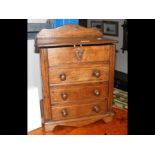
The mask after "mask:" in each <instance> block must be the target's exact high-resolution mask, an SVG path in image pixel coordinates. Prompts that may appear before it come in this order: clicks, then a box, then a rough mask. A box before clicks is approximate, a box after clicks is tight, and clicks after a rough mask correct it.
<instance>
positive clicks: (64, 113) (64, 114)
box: [61, 109, 68, 117]
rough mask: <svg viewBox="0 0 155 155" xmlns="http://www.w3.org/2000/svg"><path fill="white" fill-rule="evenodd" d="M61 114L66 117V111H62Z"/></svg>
mask: <svg viewBox="0 0 155 155" xmlns="http://www.w3.org/2000/svg"><path fill="white" fill-rule="evenodd" d="M61 114H62V116H63V117H66V116H67V115H68V112H67V109H63V110H62V111H61Z"/></svg>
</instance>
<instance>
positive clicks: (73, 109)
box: [52, 99, 107, 120]
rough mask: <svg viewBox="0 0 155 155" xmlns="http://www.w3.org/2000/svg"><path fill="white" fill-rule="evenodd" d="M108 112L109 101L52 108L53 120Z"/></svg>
mask: <svg viewBox="0 0 155 155" xmlns="http://www.w3.org/2000/svg"><path fill="white" fill-rule="evenodd" d="M105 112H107V99H103V100H99V101H94V102H92V103H89V104H82V105H74V106H63V107H53V108H52V120H64V119H72V118H78V117H84V116H90V115H97V114H102V113H105Z"/></svg>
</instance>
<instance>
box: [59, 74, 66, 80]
mask: <svg viewBox="0 0 155 155" xmlns="http://www.w3.org/2000/svg"><path fill="white" fill-rule="evenodd" d="M60 80H61V81H65V80H66V75H65V73H62V74H60Z"/></svg>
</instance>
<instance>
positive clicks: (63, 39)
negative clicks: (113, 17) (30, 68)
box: [35, 24, 116, 48]
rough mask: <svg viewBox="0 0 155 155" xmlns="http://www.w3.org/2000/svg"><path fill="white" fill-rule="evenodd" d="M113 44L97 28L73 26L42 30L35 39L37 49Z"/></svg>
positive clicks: (113, 41) (112, 41)
mask: <svg viewBox="0 0 155 155" xmlns="http://www.w3.org/2000/svg"><path fill="white" fill-rule="evenodd" d="M113 43H116V41H115V40H110V39H107V38H104V37H103V34H102V33H101V32H100V31H99V30H98V29H97V28H85V27H82V26H79V25H75V24H68V25H63V26H61V27H58V28H55V29H43V30H41V31H40V32H39V33H38V34H37V36H36V38H35V46H36V47H37V48H42V47H51V48H52V47H58V46H74V45H103V44H113Z"/></svg>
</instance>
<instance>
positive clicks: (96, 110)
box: [93, 105, 100, 113]
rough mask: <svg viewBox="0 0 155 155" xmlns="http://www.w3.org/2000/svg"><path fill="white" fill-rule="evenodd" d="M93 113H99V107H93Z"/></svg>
mask: <svg viewBox="0 0 155 155" xmlns="http://www.w3.org/2000/svg"><path fill="white" fill-rule="evenodd" d="M93 111H94V112H96V113H98V112H100V108H99V106H97V105H95V106H94V107H93Z"/></svg>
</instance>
